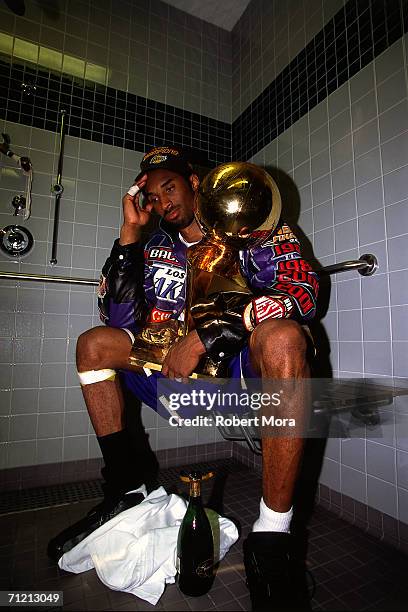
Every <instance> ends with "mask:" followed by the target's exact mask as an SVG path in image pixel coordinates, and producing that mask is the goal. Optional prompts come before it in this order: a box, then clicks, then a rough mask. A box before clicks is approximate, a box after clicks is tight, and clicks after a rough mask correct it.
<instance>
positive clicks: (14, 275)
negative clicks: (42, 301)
mask: <svg viewBox="0 0 408 612" xmlns="http://www.w3.org/2000/svg"><path fill="white" fill-rule="evenodd" d="M1 278H8V279H10V280H19V281H25V280H28V281H37V282H39V283H65V284H67V285H95V286H98V285H99V281H98V280H95V279H93V278H75V277H73V276H71V277H70V276H46V275H45V274H25V273H23V272H0V279H1Z"/></svg>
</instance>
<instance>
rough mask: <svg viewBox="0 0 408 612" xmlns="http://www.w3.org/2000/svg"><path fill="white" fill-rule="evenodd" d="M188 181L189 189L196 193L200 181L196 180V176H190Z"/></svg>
mask: <svg viewBox="0 0 408 612" xmlns="http://www.w3.org/2000/svg"><path fill="white" fill-rule="evenodd" d="M189 181H190V183H191V187H192V188H193V191H194V192H197V191H198V188H199V186H200V179H199V178H198V176H197V175H196V174H191V175H190V176H189Z"/></svg>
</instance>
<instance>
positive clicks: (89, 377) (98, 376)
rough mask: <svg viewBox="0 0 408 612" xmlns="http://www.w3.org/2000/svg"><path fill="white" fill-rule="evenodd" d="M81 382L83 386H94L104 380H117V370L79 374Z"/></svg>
mask: <svg viewBox="0 0 408 612" xmlns="http://www.w3.org/2000/svg"><path fill="white" fill-rule="evenodd" d="M78 377H79V382H80V383H81V385H82V386H84V385H92V384H93V383H97V382H102V381H103V380H115V377H116V372H115V370H110V369H109V368H105V369H104V370H88V372H78Z"/></svg>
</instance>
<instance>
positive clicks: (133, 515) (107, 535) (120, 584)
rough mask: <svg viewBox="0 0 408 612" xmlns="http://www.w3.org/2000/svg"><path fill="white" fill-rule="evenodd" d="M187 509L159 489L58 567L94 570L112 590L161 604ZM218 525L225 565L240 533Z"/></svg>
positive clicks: (221, 521) (93, 535) (222, 522)
mask: <svg viewBox="0 0 408 612" xmlns="http://www.w3.org/2000/svg"><path fill="white" fill-rule="evenodd" d="M186 508H187V503H186V501H185V500H184V499H183V498H181V497H179V496H178V495H167V493H166V491H165V490H164V488H163V487H159V488H158V489H156V490H155V491H152V493H150V495H148V496H147V497H146V498H145V499H144V500H143V501H142V502H141V503H140V504H139V505H138V506H135V507H134V508H129V510H125V511H124V512H121V513H120V514H119V515H118V516H116V517H115V518H113V519H111V520H110V521H108V522H107V523H105V524H104V525H102V527H99V528H98V529H96V531H94V532H93V533H91V534H90V535H89V536H88V537H87V538H85V539H84V540H82V542H80V543H79V544H77V546H75V547H74V548H73V549H72V550H70V551H69V552H67V553H65V554H64V555H63V556H62V557H61V559H60V560H59V566H60V568H61V569H63V570H66V571H68V572H73V573H75V574H79V573H80V572H85V571H87V570H89V569H92V568H95V570H96V572H97V574H98V576H99V578H100V580H101V581H102V582H103V583H104V584H106V585H107V586H108V587H109V588H111V589H113V590H115V591H125V592H127V593H132V594H133V595H136V596H137V597H141V598H142V599H145V600H146V601H148V602H149V603H151V604H156V603H157V602H158V600H159V599H160V597H161V595H162V593H163V591H164V587H165V585H166V583H173V582H174V579H175V575H176V571H177V570H176V555H177V536H178V531H179V527H180V524H181V521H182V520H183V517H184V514H185V512H186ZM218 521H219V527H220V551H219V559H222V558H223V557H224V556H225V554H226V553H227V552H228V550H229V548H230V547H231V546H232V545H233V544H234V542H236V541H237V539H238V531H237V528H236V527H235V525H234V523H232V521H230V520H228V519H226V518H224V517H221V516H219V517H218Z"/></svg>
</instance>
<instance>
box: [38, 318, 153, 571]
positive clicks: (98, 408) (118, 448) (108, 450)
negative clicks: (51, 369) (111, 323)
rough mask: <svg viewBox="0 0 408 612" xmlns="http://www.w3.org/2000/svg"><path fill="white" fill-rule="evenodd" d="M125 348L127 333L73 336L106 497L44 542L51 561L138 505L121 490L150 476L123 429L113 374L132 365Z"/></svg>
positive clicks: (121, 405)
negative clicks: (79, 518)
mask: <svg viewBox="0 0 408 612" xmlns="http://www.w3.org/2000/svg"><path fill="white" fill-rule="evenodd" d="M130 349H131V340H130V337H129V335H128V334H127V333H126V332H125V331H123V330H121V329H113V328H108V327H96V328H93V329H90V330H89V331H87V332H85V333H83V334H82V335H81V336H80V337H79V338H78V343H77V368H78V373H79V375H80V380H81V387H82V392H83V395H84V398H85V403H86V406H87V408H88V413H89V416H90V419H91V422H92V425H93V427H94V430H95V433H96V435H97V439H98V442H99V445H100V448H101V451H102V455H103V458H104V461H105V467H104V468H103V470H102V473H103V476H104V478H105V480H106V483H105V485H104V492H105V500H104V502H102V504H99V505H98V506H96V507H95V508H94V509H93V510H92V511H91V512H90V513H89V514H88V515H87V516H86V517H85V518H84V519H81V520H80V521H78V522H77V523H75V524H74V525H71V526H70V527H68V528H67V529H64V531H63V532H61V533H60V534H59V535H57V536H56V537H55V538H53V539H52V540H51V541H50V542H49V544H48V554H49V556H50V557H51V558H53V559H55V560H58V559H59V557H60V556H61V555H62V554H64V553H65V552H67V551H69V550H71V548H73V547H74V546H76V544H78V543H79V542H80V541H81V540H83V539H84V538H85V537H87V536H88V535H89V534H90V533H92V532H93V531H94V530H95V529H97V528H98V527H100V526H101V525H103V524H104V523H105V522H106V521H108V520H110V519H111V518H113V517H114V516H116V515H117V514H118V513H119V512H122V511H123V510H126V509H127V508H130V507H132V506H134V505H136V504H137V503H140V501H142V499H143V495H142V494H140V493H134V494H126V493H128V492H129V491H132V490H135V489H137V488H139V487H140V486H141V485H142V484H145V483H146V480H147V479H148V480H149V481H150V480H151V478H152V476H153V474H152V470H149V462H148V461H146V458H145V457H142V456H140V455H139V456H138V454H137V449H135V448H134V445H133V444H132V439H131V436H130V434H129V432H128V431H127V430H126V428H125V418H124V399H123V393H122V389H121V386H120V381H119V379H118V378H117V377H116V375H115V370H117V369H132V368H131V367H130V366H129V365H128V356H129V353H130ZM95 380H97V381H98V382H93V381H95ZM142 454H143V453H142Z"/></svg>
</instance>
